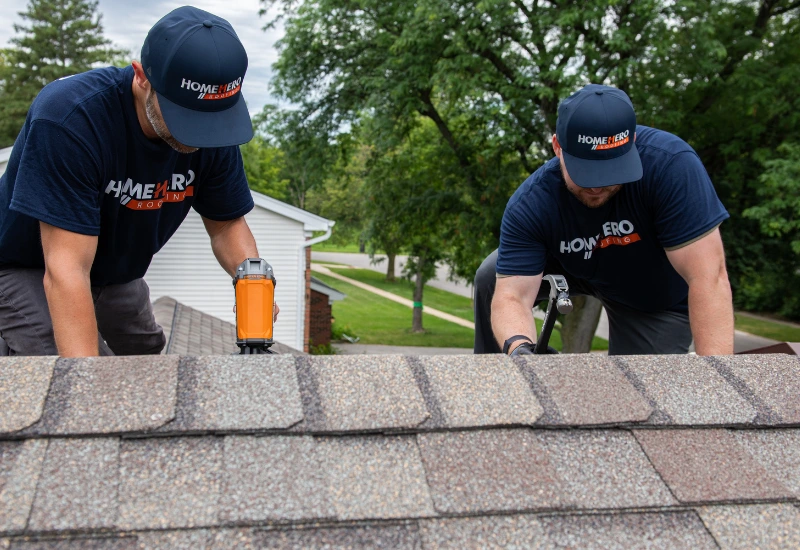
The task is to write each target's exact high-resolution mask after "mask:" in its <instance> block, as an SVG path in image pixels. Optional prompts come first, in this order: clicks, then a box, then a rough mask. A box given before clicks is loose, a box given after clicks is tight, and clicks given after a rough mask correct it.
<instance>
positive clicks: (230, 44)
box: [0, 7, 259, 356]
mask: <svg viewBox="0 0 800 550" xmlns="http://www.w3.org/2000/svg"><path fill="white" fill-rule="evenodd" d="M246 70H247V54H246V53H245V50H244V47H243V46H242V44H241V42H240V41H239V39H238V37H237V36H236V33H235V32H234V30H233V28H232V27H231V26H230V24H229V23H228V22H227V21H225V20H224V19H221V18H219V17H217V16H215V15H212V14H210V13H208V12H205V11H202V10H199V9H196V8H192V7H182V8H178V9H176V10H174V11H173V12H171V13H169V14H167V15H166V16H165V17H164V18H162V19H161V20H160V21H158V22H157V23H156V24H155V26H154V27H153V28H152V29H151V30H150V32H149V34H148V35H147V38H146V40H145V43H144V46H143V47H142V58H141V63H139V62H137V61H134V62H133V63H132V64H131V66H129V67H127V68H124V69H118V68H114V67H110V68H105V69H96V70H92V71H89V72H86V73H82V74H78V75H74V76H71V77H67V78H62V79H60V80H58V81H56V82H53V83H51V84H49V85H47V86H46V87H45V88H44V89H43V90H42V91H41V93H40V94H39V95H38V97H37V98H36V100H35V101H34V102H33V105H32V106H31V108H30V111H29V112H28V116H27V119H26V121H25V125H24V126H23V128H22V131H21V132H20V134H19V137H18V138H17V141H16V143H15V144H14V148H13V151H12V153H11V158H10V160H9V163H8V167H7V170H6V173H5V174H4V175H3V177H2V178H1V179H0V337H1V338H2V339H3V340H5V342H6V344H7V346H8V352H9V353H10V354H18V355H56V354H59V355H62V356H90V355H98V354H101V355H111V354H118V355H131V354H149V353H159V352H160V351H161V349H162V348H163V347H164V344H165V339H164V334H163V332H162V330H161V327H159V326H158V325H157V324H156V322H155V319H154V318H153V312H152V308H151V305H150V299H149V289H148V287H147V285H146V284H145V282H144V280H143V279H142V277H143V276H144V274H145V272H146V271H147V268H148V266H149V264H150V261H151V260H152V257H153V255H154V254H155V253H156V252H158V250H159V249H161V247H162V246H164V244H165V243H166V242H167V240H168V239H169V238H170V236H171V235H172V234H173V233H174V232H175V231H176V230H177V229H178V226H179V225H180V224H181V222H182V221H183V219H184V218H185V217H186V215H187V213H188V211H189V209H190V208H194V209H195V210H196V211H197V212H198V213H199V214H200V215H201V216H202V218H203V222H204V223H205V227H206V229H207V231H208V234H209V236H210V238H211V245H212V249H213V251H214V254H215V255H216V257H217V259H218V260H219V263H220V264H221V265H222V267H223V268H224V269H225V270H226V271H227V272H228V273H229V274H231V275H233V274H234V273H235V269H236V266H237V265H239V263H241V262H242V261H243V260H244V259H245V258H255V257H258V255H259V254H258V250H257V248H256V243H255V240H254V239H253V235H252V233H251V232H250V229H249V228H248V226H247V224H246V223H245V220H244V215H245V214H246V213H247V212H249V211H250V210H251V209H252V208H253V199H252V197H251V195H250V191H249V189H248V186H247V180H246V178H245V174H244V170H243V166H242V158H241V155H240V153H239V148H238V145H240V144H242V143H245V142H247V141H249V140H250V139H251V138H252V137H253V129H252V125H251V122H250V117H249V115H248V112H247V107H246V105H245V102H244V99H243V98H242V93H241V89H242V81H243V79H244V76H245V72H246ZM175 275H176V277H180V273H176V274H175Z"/></svg>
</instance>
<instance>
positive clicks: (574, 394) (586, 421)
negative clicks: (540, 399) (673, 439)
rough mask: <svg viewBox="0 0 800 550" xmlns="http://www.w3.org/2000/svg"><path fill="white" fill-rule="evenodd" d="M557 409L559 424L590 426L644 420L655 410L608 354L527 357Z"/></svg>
mask: <svg viewBox="0 0 800 550" xmlns="http://www.w3.org/2000/svg"><path fill="white" fill-rule="evenodd" d="M522 369H523V371H528V372H532V373H533V374H534V375H535V377H536V378H537V379H538V380H539V381H540V382H541V383H542V384H543V385H544V387H545V389H546V391H547V393H548V394H549V395H550V398H551V399H552V400H553V401H554V402H555V405H556V407H557V408H558V413H559V417H560V421H559V422H557V424H564V425H572V426H580V425H585V426H591V425H596V424H621V423H630V422H644V421H645V420H647V419H648V418H649V417H650V414H651V413H652V412H653V409H652V408H651V407H650V405H649V404H648V403H647V400H645V398H644V397H643V396H642V395H641V394H640V393H639V392H638V391H636V388H634V387H633V386H632V385H631V384H630V382H628V380H627V379H626V378H625V375H624V374H623V373H622V371H620V370H619V369H618V368H617V367H616V365H615V364H614V362H613V361H612V360H610V359H609V358H608V357H597V356H592V355H589V354H583V355H543V356H540V357H535V358H524V361H522Z"/></svg>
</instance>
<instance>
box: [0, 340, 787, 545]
mask: <svg viewBox="0 0 800 550" xmlns="http://www.w3.org/2000/svg"><path fill="white" fill-rule="evenodd" d="M799 385H800V361H798V359H797V358H796V357H790V356H785V355H784V356H781V355H770V356H766V355H765V356H757V355H751V356H747V357H741V356H735V357H729V358H701V357H663V356H659V357H656V356H653V357H646V356H642V357H620V358H613V357H605V356H594V355H590V356H587V355H571V356H570V355H562V356H558V357H547V356H544V357H532V358H515V359H511V358H507V357H502V356H447V357H404V356H353V357H308V356H288V355H285V356H251V357H241V356H231V355H221V356H206V357H197V356H178V355H162V356H155V357H126V358H106V359H96V358H95V359H70V360H67V359H56V358H52V357H40V358H0V396H2V399H3V402H2V406H1V407H0V409H1V410H0V549H2V550H11V549H13V550H16V549H26V550H29V549H54V548H56V549H62V548H64V549H74V548H81V549H83V548H86V549H102V550H107V549H113V550H118V549H125V550H127V549H134V548H135V549H150V548H153V549H156V548H192V549H198V548H199V549H203V548H206V549H229V548H321V547H325V546H326V545H329V546H330V547H342V546H345V547H346V546H349V547H365V546H366V547H375V546H379V547H391V548H465V547H493V546H494V547H507V546H517V547H524V548H562V547H580V548H717V547H721V548H755V547H759V548H796V547H798V545H799V544H800V540H798V539H799V538H800V535H798V533H800V508H799V507H798V506H799V505H800V427H798V421H797V417H796V413H797V410H798V400H800V394H798V393H797V392H794V390H793V388H797V387H799Z"/></svg>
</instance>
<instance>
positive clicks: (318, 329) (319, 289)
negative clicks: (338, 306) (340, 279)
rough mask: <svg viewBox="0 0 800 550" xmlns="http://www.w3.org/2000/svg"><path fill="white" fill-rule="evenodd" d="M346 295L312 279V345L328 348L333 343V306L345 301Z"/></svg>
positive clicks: (310, 339)
mask: <svg viewBox="0 0 800 550" xmlns="http://www.w3.org/2000/svg"><path fill="white" fill-rule="evenodd" d="M345 296H346V295H345V294H343V293H341V292H339V291H338V290H336V289H335V288H333V287H330V286H328V285H326V284H325V283H323V282H322V281H320V280H319V279H317V278H316V277H311V327H310V332H309V334H310V338H309V341H310V344H311V345H312V346H315V347H316V346H327V345H330V343H331V324H332V323H333V311H332V308H331V306H333V302H335V301H337V300H344V298H345Z"/></svg>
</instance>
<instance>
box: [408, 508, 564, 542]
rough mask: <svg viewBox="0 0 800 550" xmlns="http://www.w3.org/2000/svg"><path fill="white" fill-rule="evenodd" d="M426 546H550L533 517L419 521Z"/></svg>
mask: <svg viewBox="0 0 800 550" xmlns="http://www.w3.org/2000/svg"><path fill="white" fill-rule="evenodd" d="M420 533H421V534H422V542H423V545H424V547H425V548H440V549H442V550H445V549H446V550H462V549H464V548H519V549H523V548H525V549H530V550H545V549H547V548H552V546H551V545H550V543H549V541H548V539H547V535H546V534H545V532H544V527H543V526H542V522H541V520H540V519H539V518H537V517H536V516H524V515H519V516H490V517H475V518H454V519H436V520H425V521H420Z"/></svg>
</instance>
